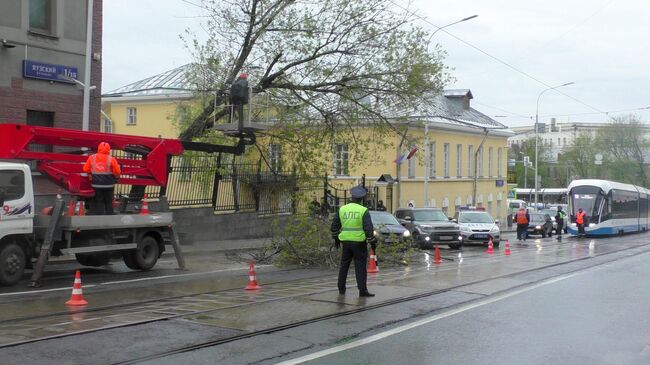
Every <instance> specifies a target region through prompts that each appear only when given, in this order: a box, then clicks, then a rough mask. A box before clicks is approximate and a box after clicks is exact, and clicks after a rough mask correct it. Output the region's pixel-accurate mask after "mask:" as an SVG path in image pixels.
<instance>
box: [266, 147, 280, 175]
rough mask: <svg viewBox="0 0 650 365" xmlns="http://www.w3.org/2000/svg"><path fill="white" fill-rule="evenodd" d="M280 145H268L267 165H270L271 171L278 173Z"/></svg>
mask: <svg viewBox="0 0 650 365" xmlns="http://www.w3.org/2000/svg"><path fill="white" fill-rule="evenodd" d="M280 152H281V150H280V145H279V144H275V143H272V144H270V145H269V164H270V165H271V166H270V167H271V171H273V172H278V171H280V160H281V157H280Z"/></svg>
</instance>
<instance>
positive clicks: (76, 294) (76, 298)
mask: <svg viewBox="0 0 650 365" xmlns="http://www.w3.org/2000/svg"><path fill="white" fill-rule="evenodd" d="M65 304H66V305H86V304H88V302H87V301H86V300H85V299H84V295H83V290H82V289H81V273H80V272H79V270H77V273H76V274H75V275H74V284H72V295H71V296H70V300H68V301H67V302H65Z"/></svg>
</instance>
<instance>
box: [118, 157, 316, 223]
mask: <svg viewBox="0 0 650 365" xmlns="http://www.w3.org/2000/svg"><path fill="white" fill-rule="evenodd" d="M114 155H115V156H116V157H128V158H137V157H136V156H133V155H127V154H125V153H123V152H121V151H115V153H114ZM115 193H116V195H125V196H128V197H129V199H130V200H132V201H137V200H140V199H142V197H143V195H144V194H145V193H146V194H147V197H150V198H157V197H159V196H160V195H161V194H164V195H166V196H167V200H168V202H169V205H170V206H171V207H176V208H181V207H212V208H213V209H214V211H215V213H221V214H224V213H235V212H257V213H258V214H260V215H268V214H304V213H308V212H309V211H310V201H311V200H312V199H313V198H312V197H319V198H320V197H322V196H323V180H322V178H300V179H299V178H297V177H296V175H295V174H294V173H293V172H291V171H272V170H270V169H269V168H268V167H267V166H266V165H265V164H263V163H262V162H261V161H259V162H258V163H247V162H241V161H238V159H235V158H233V156H232V155H230V154H208V153H200V152H186V153H185V154H183V155H182V156H173V157H172V158H171V159H170V164H169V174H168V178H167V186H166V187H165V188H160V187H157V186H147V187H133V186H130V185H117V186H116V191H115Z"/></svg>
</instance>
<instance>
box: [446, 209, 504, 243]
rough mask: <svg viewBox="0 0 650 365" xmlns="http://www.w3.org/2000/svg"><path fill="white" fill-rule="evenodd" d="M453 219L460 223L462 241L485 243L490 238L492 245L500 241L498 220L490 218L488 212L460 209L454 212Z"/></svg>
mask: <svg viewBox="0 0 650 365" xmlns="http://www.w3.org/2000/svg"><path fill="white" fill-rule="evenodd" d="M454 220H455V221H456V222H458V224H459V225H460V234H461V235H462V236H463V243H465V244H469V243H479V244H487V243H488V242H489V241H490V238H491V239H492V244H493V245H494V247H499V244H500V243H501V231H500V230H499V221H495V220H494V219H492V216H491V215H490V213H488V212H482V211H476V210H461V211H459V212H456V214H455V215H454Z"/></svg>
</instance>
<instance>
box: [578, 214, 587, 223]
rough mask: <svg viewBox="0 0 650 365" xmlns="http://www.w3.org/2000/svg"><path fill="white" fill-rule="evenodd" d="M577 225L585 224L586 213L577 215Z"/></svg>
mask: <svg viewBox="0 0 650 365" xmlns="http://www.w3.org/2000/svg"><path fill="white" fill-rule="evenodd" d="M576 223H578V224H585V212H578V214H576Z"/></svg>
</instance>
